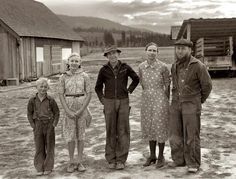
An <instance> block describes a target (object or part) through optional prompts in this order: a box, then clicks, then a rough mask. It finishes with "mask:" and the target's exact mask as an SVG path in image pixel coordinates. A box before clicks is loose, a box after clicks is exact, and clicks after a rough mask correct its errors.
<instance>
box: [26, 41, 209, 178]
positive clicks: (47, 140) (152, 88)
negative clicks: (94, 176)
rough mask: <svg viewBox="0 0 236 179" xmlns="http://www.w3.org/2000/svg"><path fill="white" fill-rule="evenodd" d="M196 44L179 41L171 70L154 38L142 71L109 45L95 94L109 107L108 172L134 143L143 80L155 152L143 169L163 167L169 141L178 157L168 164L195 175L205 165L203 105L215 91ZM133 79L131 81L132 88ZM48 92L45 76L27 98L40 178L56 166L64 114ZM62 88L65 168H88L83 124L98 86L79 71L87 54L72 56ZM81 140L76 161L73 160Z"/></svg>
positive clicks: (120, 164) (145, 123) (147, 129)
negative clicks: (133, 112)
mask: <svg viewBox="0 0 236 179" xmlns="http://www.w3.org/2000/svg"><path fill="white" fill-rule="evenodd" d="M192 46H193V44H192V42H191V41H189V40H187V39H180V40H178V41H177V42H176V43H175V57H176V60H175V62H174V63H173V64H172V67H171V73H170V72H169V70H168V68H167V65H166V64H165V63H163V62H161V61H160V60H158V59H157V55H158V50H159V49H158V45H157V44H155V43H153V42H151V43H148V44H147V46H146V47H145V52H146V60H145V61H144V62H142V63H141V64H140V65H139V67H138V74H137V73H136V72H135V71H134V70H133V69H132V68H131V67H130V66H129V65H128V64H127V63H124V62H122V61H120V60H119V55H120V53H121V50H120V49H118V48H117V47H116V46H114V45H113V46H110V47H108V48H106V49H105V51H104V56H105V57H106V58H107V59H108V62H107V63H106V64H105V65H103V66H102V67H101V69H100V71H99V74H98V77H97V81H96V85H95V91H96V93H97V96H98V98H99V100H100V102H101V104H102V105H103V106H104V110H103V112H104V116H105V123H106V146H105V158H106V160H107V162H108V167H109V168H110V169H117V170H122V169H124V168H125V163H126V160H127V157H128V153H129V146H130V125H129V114H130V109H131V107H130V104H129V94H131V93H132V92H133V91H134V90H135V88H136V87H137V85H138V84H139V83H140V85H141V87H142V100H141V131H142V137H143V139H144V140H147V141H148V142H149V148H150V156H149V157H148V158H147V160H146V162H145V163H144V164H143V166H144V167H146V166H150V165H152V164H155V165H156V168H161V167H163V166H164V165H165V158H164V147H165V143H166V141H167V140H169V142H170V147H171V157H172V160H173V162H172V163H169V164H168V165H169V166H170V167H179V166H187V167H188V172H193V173H196V172H197V171H198V170H199V167H200V164H201V154H200V150H201V149H200V115H201V104H202V103H204V102H205V100H206V99H207V97H208V96H209V94H210V92H211V89H212V83H211V78H210V76H209V73H208V71H207V69H206V67H205V65H204V64H203V63H201V62H200V61H199V60H198V59H196V58H194V57H193V56H192V55H191V52H192ZM128 78H131V80H132V82H131V83H130V84H129V85H128ZM171 78H172V79H171ZM171 82H172V96H170V84H171ZM48 89H49V85H48V83H47V80H46V79H45V78H41V79H39V80H38V81H37V93H36V95H35V96H33V97H32V98H30V100H29V103H28V120H29V122H30V125H31V127H32V128H33V131H34V140H35V148H36V152H35V157H34V165H35V168H36V170H37V175H43V174H45V175H47V174H50V173H51V172H52V169H53V165H54V147H55V132H54V128H55V127H56V125H57V123H58V120H59V113H60V112H59V108H58V106H57V103H56V101H55V100H54V99H53V98H52V97H51V96H49V95H47V90H48ZM58 92H59V98H60V102H61V105H62V108H63V109H64V113H63V117H62V126H63V130H62V134H63V137H64V139H65V141H66V143H67V146H68V152H69V164H68V167H67V172H74V171H76V170H78V171H80V172H83V171H85V170H86V168H85V166H84V165H83V164H82V155H83V148H84V140H85V129H86V127H89V125H90V123H91V119H92V116H91V113H90V111H89V109H88V104H89V102H90V99H91V93H92V86H91V83H90V78H89V76H88V74H87V73H85V72H84V71H83V70H82V68H81V58H80V56H79V55H78V54H76V53H72V54H71V55H70V56H69V58H68V71H66V72H65V73H64V74H63V75H62V76H61V77H60V82H59V90H58ZM170 98H171V103H170V102H169V101H170ZM169 104H170V105H169ZM157 144H158V148H159V154H158V157H157V155H156V146H157ZM76 145H77V150H78V158H77V159H76V160H75V159H74V151H75V148H76Z"/></svg>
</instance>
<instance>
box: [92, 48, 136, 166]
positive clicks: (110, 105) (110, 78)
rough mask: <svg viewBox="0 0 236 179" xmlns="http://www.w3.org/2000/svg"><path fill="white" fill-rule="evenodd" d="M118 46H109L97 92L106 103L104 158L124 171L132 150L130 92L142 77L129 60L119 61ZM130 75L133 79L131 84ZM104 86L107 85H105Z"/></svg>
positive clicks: (97, 84) (105, 53)
mask: <svg viewBox="0 0 236 179" xmlns="http://www.w3.org/2000/svg"><path fill="white" fill-rule="evenodd" d="M120 53H121V50H119V49H118V48H117V47H116V46H114V45H113V46H110V47H108V48H107V49H106V50H105V52H104V56H105V57H106V58H107V59H108V63H107V64H105V65H104V66H103V67H102V68H101V69H100V71H99V74H98V78H97V82H96V87H95V91H96V93H97V96H98V98H99V100H100V101H101V103H102V104H103V105H104V114H105V121H106V148H105V157H106V160H107V162H108V167H109V168H110V169H117V170H123V169H124V168H125V162H126V160H127V157H128V153H129V145H130V126H129V109H130V108H129V94H131V93H132V92H133V91H134V89H135V88H136V87H137V85H138V83H139V77H138V75H137V74H136V73H135V71H134V70H133V69H132V68H131V67H130V66H129V65H127V64H126V63H123V62H121V61H120V60H119V54H120ZM128 77H130V78H131V79H132V82H131V84H130V85H129V86H128ZM104 86H105V87H104Z"/></svg>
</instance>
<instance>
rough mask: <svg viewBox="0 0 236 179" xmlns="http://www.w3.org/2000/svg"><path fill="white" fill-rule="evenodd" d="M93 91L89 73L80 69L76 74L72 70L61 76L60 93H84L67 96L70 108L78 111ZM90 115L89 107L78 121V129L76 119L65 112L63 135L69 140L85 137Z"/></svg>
mask: <svg viewBox="0 0 236 179" xmlns="http://www.w3.org/2000/svg"><path fill="white" fill-rule="evenodd" d="M89 92H91V85H90V78H89V76H88V74H86V73H85V72H83V70H82V69H79V70H78V71H77V72H76V73H75V74H72V73H71V72H70V71H69V72H66V73H65V74H63V75H62V76H61V77H60V82H59V93H60V94H63V95H64V94H78V93H84V94H85V96H81V97H65V100H66V104H67V105H68V107H69V109H71V110H72V111H74V112H77V111H78V110H79V109H80V108H81V107H82V105H83V102H84V100H85V98H86V95H87V94H88V93H89ZM87 115H90V113H89V111H88V109H86V110H84V112H83V114H82V115H81V116H80V118H78V119H77V121H78V128H77V131H76V125H75V120H74V119H71V118H70V117H69V116H68V115H67V114H66V113H65V112H64V114H63V116H62V135H63V137H64V138H65V140H66V141H67V142H69V141H74V140H84V139H85V128H86V117H87Z"/></svg>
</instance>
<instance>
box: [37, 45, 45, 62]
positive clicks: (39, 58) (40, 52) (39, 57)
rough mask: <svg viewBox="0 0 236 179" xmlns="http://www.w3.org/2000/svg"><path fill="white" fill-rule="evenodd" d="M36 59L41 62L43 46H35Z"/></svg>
mask: <svg viewBox="0 0 236 179" xmlns="http://www.w3.org/2000/svg"><path fill="white" fill-rule="evenodd" d="M36 61H37V62H43V61H44V59H43V47H36Z"/></svg>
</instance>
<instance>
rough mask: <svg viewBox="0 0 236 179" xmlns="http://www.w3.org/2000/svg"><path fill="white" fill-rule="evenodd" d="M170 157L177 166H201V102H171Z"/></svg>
mask: <svg viewBox="0 0 236 179" xmlns="http://www.w3.org/2000/svg"><path fill="white" fill-rule="evenodd" d="M170 113H171V116H170V123H169V124H170V146H171V156H172V159H173V161H174V162H175V163H176V164H177V165H182V164H186V165H187V166H188V167H199V166H200V164H201V148H200V125H201V121H200V115H201V101H200V99H197V98H196V99H193V100H191V101H184V102H179V101H172V104H171V110H170Z"/></svg>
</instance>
